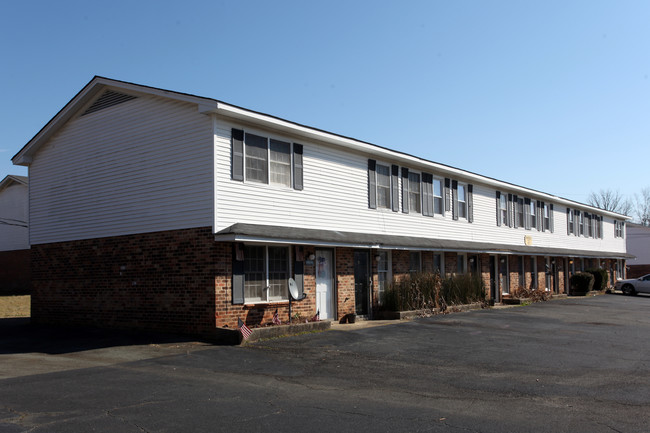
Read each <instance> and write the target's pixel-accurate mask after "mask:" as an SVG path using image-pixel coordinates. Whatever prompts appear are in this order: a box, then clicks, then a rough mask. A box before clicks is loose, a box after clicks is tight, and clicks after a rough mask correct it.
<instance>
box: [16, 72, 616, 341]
mask: <svg viewBox="0 0 650 433" xmlns="http://www.w3.org/2000/svg"><path fill="white" fill-rule="evenodd" d="M13 162H14V164H19V165H26V166H28V167H29V177H30V242H31V245H32V260H33V268H34V269H33V286H34V289H33V290H34V295H33V300H32V306H33V307H32V316H33V319H34V320H35V321H38V322H67V323H71V322H72V323H91V324H97V325H101V326H115V327H141V328H152V329H165V330H171V331H181V332H190V333H209V332H210V331H211V330H214V328H215V327H224V326H227V327H234V326H236V324H237V319H238V318H242V319H243V320H245V321H246V322H247V323H249V324H253V325H254V324H257V323H265V322H267V321H269V320H270V318H271V315H272V314H273V312H274V311H275V310H276V309H277V310H278V311H279V313H280V317H281V318H282V320H284V321H286V320H287V319H288V317H287V315H288V299H289V298H288V296H289V294H288V290H287V280H288V279H289V278H294V279H295V280H296V281H297V283H298V286H299V287H300V288H301V290H303V291H304V293H305V294H306V295H307V297H306V298H305V299H304V300H303V301H300V302H297V303H294V304H293V310H294V312H299V313H301V314H302V315H303V317H306V316H311V315H313V314H314V313H315V312H316V311H319V312H320V317H321V318H325V319H337V318H340V317H342V316H343V315H345V314H348V313H356V314H358V315H365V316H369V317H372V315H373V313H374V311H376V308H377V305H378V304H379V303H380V302H381V297H382V293H383V290H384V289H385V288H386V286H387V284H389V283H390V281H391V280H392V279H393V278H394V277H399V276H400V275H404V274H408V273H410V272H417V271H439V272H440V273H441V274H443V275H450V274H454V273H464V272H478V273H480V274H481V275H482V277H483V279H484V281H485V285H486V287H487V289H488V290H489V296H490V297H491V298H492V299H494V300H495V301H496V302H498V301H499V300H500V299H501V297H502V296H504V295H508V293H510V292H511V291H512V290H514V289H515V288H517V287H519V286H522V287H528V288H538V289H540V290H549V291H553V292H555V293H562V292H565V291H566V288H567V284H568V278H569V275H570V274H571V273H572V272H576V271H578V270H581V269H585V268H589V267H604V268H606V269H607V270H608V271H610V273H611V275H612V278H615V277H616V276H617V275H622V272H623V269H624V259H625V258H626V257H627V254H626V248H625V232H624V229H623V226H624V224H625V221H626V218H627V217H626V216H624V215H620V214H616V213H612V212H607V211H603V210H600V209H596V208H593V207H591V206H588V205H585V204H581V203H577V202H574V201H570V200H566V199H563V198H560V197H556V196H553V195H550V194H546V193H543V192H540V191H535V190H532V189H529V188H525V187H522V186H518V185H513V184H511V183H507V182H503V181H500V180H497V179H492V178H489V177H485V176H481V175H479V174H476V173H471V172H468V171H465V170H462V169H458V168H454V167H450V166H447V165H444V164H440V163H437V162H433V161H428V160H425V159H422V158H418V157H416V156H412V155H408V154H405V153H402V152H398V151H395V150H391V149H387V148H384V147H380V146H377V145H373V144H370V143H366V142H363V141H359V140H356V139H352V138H348V137H344V136H341V135H337V134H334V133H330V132H327V131H323V130H319V129H316V128H312V127H308V126H304V125H300V124H297V123H294V122H291V121H287V120H284V119H280V118H277V117H274V116H270V115H267V114H263V113H259V112H255V111H251V110H247V109H244V108H241V107H237V106H234V105H231V104H227V103H224V102H221V101H218V100H215V99H211V98H204V97H199V96H194V95H188V94H184V93H178V92H171V91H166V90H162V89H157V88H151V87H147V86H142V85H136V84H131V83H126V82H121V81H116V80H111V79H107V78H102V77H95V78H94V79H93V80H92V81H91V82H90V83H88V84H87V85H86V86H85V87H84V88H83V89H82V90H81V91H80V92H79V93H78V94H77V95H76V96H75V97H74V98H73V99H72V100H71V101H70V102H69V103H68V104H67V105H66V106H65V107H64V108H63V109H62V110H61V111H60V112H59V113H58V114H57V115H56V116H55V117H54V118H53V119H52V120H51V121H50V122H49V123H48V124H47V125H45V126H44V127H43V129H42V130H41V131H39V132H38V133H37V134H36V136H35V137H34V138H33V139H32V140H30V141H29V143H27V144H26V145H25V147H24V148H23V149H22V150H21V151H20V152H19V153H18V154H17V155H16V156H14V158H13Z"/></svg>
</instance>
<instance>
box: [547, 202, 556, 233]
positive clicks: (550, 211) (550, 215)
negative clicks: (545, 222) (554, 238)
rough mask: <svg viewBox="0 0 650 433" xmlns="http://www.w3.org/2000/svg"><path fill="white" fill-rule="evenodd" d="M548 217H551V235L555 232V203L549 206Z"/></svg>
mask: <svg viewBox="0 0 650 433" xmlns="http://www.w3.org/2000/svg"><path fill="white" fill-rule="evenodd" d="M548 215H549V226H550V230H551V233H554V232H555V221H554V218H553V203H551V204H549V205H548Z"/></svg>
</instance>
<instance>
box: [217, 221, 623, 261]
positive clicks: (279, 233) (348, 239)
mask: <svg viewBox="0 0 650 433" xmlns="http://www.w3.org/2000/svg"><path fill="white" fill-rule="evenodd" d="M214 238H215V240H216V241H230V242H250V243H276V244H292V245H315V246H322V247H349V248H377V249H390V250H412V251H449V252H468V253H477V254H503V255H513V254H516V255H529V256H564V257H587V258H601V259H609V258H611V259H628V258H633V257H634V256H632V255H630V254H627V253H621V252H615V251H592V250H576V249H568V248H547V247H535V246H527V245H506V244H496V243H488V242H470V241H457V240H451V239H433V238H420V237H410V236H395V235H385V234H376V233H356V232H340V231H335V230H320V229H305V228H297V227H282V226H269V225H261V224H234V225H232V226H230V227H228V228H226V229H223V230H221V231H219V232H218V233H216V234H215V237H214Z"/></svg>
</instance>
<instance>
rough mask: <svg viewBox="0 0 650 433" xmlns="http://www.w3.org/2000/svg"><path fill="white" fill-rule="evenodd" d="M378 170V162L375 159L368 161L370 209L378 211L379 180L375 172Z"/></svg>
mask: <svg viewBox="0 0 650 433" xmlns="http://www.w3.org/2000/svg"><path fill="white" fill-rule="evenodd" d="M376 169H377V161H375V160H374V159H369V160H368V207H369V208H370V209H377V178H376V176H375V170H376Z"/></svg>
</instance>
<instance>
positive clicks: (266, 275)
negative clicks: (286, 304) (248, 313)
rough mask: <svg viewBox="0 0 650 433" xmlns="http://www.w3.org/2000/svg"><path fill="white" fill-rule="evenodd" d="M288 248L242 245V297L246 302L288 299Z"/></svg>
mask: <svg viewBox="0 0 650 433" xmlns="http://www.w3.org/2000/svg"><path fill="white" fill-rule="evenodd" d="M288 279H289V248H287V247H275V246H267V245H262V246H259V245H245V246H244V297H245V299H246V302H269V301H282V300H288V289H287V280H288Z"/></svg>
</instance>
